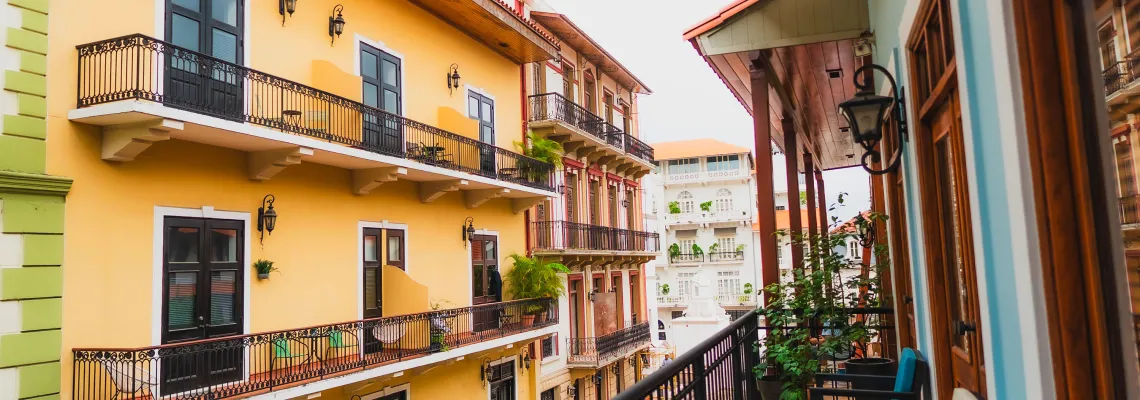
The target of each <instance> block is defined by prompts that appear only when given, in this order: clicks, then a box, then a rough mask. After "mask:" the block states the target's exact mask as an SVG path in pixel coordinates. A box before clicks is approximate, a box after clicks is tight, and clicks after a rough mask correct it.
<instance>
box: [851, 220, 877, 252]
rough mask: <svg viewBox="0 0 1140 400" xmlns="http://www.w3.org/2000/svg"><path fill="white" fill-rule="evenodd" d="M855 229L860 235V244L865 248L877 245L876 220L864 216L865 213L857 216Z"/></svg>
mask: <svg viewBox="0 0 1140 400" xmlns="http://www.w3.org/2000/svg"><path fill="white" fill-rule="evenodd" d="M855 230H856V233H857V234H858V235H859V237H858V239H859V245H860V246H863V247H864V248H867V247H871V246H874V245H875V221H873V220H870V219H866V218H863V215H862V214H860V215H857V216H855Z"/></svg>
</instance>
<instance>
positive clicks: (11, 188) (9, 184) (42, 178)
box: [0, 171, 71, 196]
mask: <svg viewBox="0 0 1140 400" xmlns="http://www.w3.org/2000/svg"><path fill="white" fill-rule="evenodd" d="M70 191H71V178H64V177H59V176H51V175H41V174H28V173H23V172H12V171H0V193H23V194H38V195H49V196H66V195H67V193H68V192H70Z"/></svg>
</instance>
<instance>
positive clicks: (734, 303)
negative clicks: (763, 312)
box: [657, 293, 758, 308]
mask: <svg viewBox="0 0 1140 400" xmlns="http://www.w3.org/2000/svg"><path fill="white" fill-rule="evenodd" d="M714 299H715V300H716V302H717V304H719V305H720V306H721V307H741V306H748V307H754V306H756V305H757V304H758V303H757V301H756V299H757V297H756V294H755V293H751V294H743V293H741V294H721V295H717V296H716V297H715V298H714ZM692 301H693V296H691V295H668V296H666V295H658V296H657V306H658V307H666V308H685V307H688V306H689V304H690V303H692Z"/></svg>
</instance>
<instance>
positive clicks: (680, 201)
mask: <svg viewBox="0 0 1140 400" xmlns="http://www.w3.org/2000/svg"><path fill="white" fill-rule="evenodd" d="M677 205H678V206H680V207H681V213H682V214H689V213H693V212H696V204H695V202H694V201H693V194H692V193H689V191H687V190H686V191H684V192H681V193H678V194H677Z"/></svg>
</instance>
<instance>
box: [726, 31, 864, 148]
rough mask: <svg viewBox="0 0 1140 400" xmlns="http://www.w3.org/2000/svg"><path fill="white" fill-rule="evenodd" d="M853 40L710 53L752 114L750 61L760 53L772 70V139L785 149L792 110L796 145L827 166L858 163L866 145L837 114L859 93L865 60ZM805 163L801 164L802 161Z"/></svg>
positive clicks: (738, 97) (770, 78) (770, 93)
mask: <svg viewBox="0 0 1140 400" xmlns="http://www.w3.org/2000/svg"><path fill="white" fill-rule="evenodd" d="M853 44H854V42H853V40H851V39H844V40H836V41H830V42H822V43H811V44H803V45H798V46H791V47H779V48H774V49H766V50H759V51H750V52H739V53H728V54H718V55H712V56H708V57H705V58H706V60H707V61H708V63H709V65H711V66H712V67H713V69H714V70H715V71H716V72H717V74H718V75H719V76H720V77H721V80H723V81H724V82H725V84H726V85H727V86H728V88H729V90H731V91H732V92H733V94H734V95H736V97H737V99H738V100H739V101H740V103H741V104H743V105H744V108H745V109H747V110H748V112H749V113H750V114H751V113H753V109H752V81H751V78H750V72H749V71H750V69H749V68H750V67H749V66H750V65H752V62H751V60H752V58H753V57H756V56H759V57H760V59H761V61H762V62H763V63H764V64H765V65H766V67H768V70H769V71H771V72H772V74H770V76H769V81H770V85H771V86H772V89H773V90H770V91H769V110H768V113H769V114H770V116H771V121H772V137H773V139H772V140H773V141H774V142H775V143H776V145H777V146H778V147H779V148H780V150H781V151H783V152H787V151H788V149H784V138H783V136H784V132H783V129H782V128H781V126H780V125H781V124H780V123H779V121H781V119H782V118H783V117H782V116H783V115H785V114H786V115H790V116H792V117H793V119H794V120H795V122H796V127H797V129H798V130H799V138H798V139H799V140H798V142H799V143H798V144H799V146H798V147H800V148H799V149H797V151H799V152H801V153H802V152H803V151H804V148H803V144H804V143H805V140H806V142H807V143H810V145H808V149H807V151H808V152H810V153H812V154H815V155H816V159H817V160H818V162H819V164H820V168H823V169H836V168H847V167H852V166H857V165H859V158H858V156H861V155H862V149H861V148H860V147H859V145H858V144H856V143H855V142H854V140H852V138H851V134H850V133H849V132H847V131H846V128H847V122H846V121H845V120H843V118H842V117H840V116H839V114H838V108H839V103H842V102H843V101H845V100H847V99H849V98H851V97H854V96H855V83H854V82H853V81H852V79H851V77H852V76H853V75H854V74H855V70H856V69H858V68H859V67H860V66H862V65H863V63H864V62H866V61H865V60H863V59H862V58H856V57H855V54H854V49H853V47H852V46H853ZM801 168H802V165H801Z"/></svg>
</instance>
